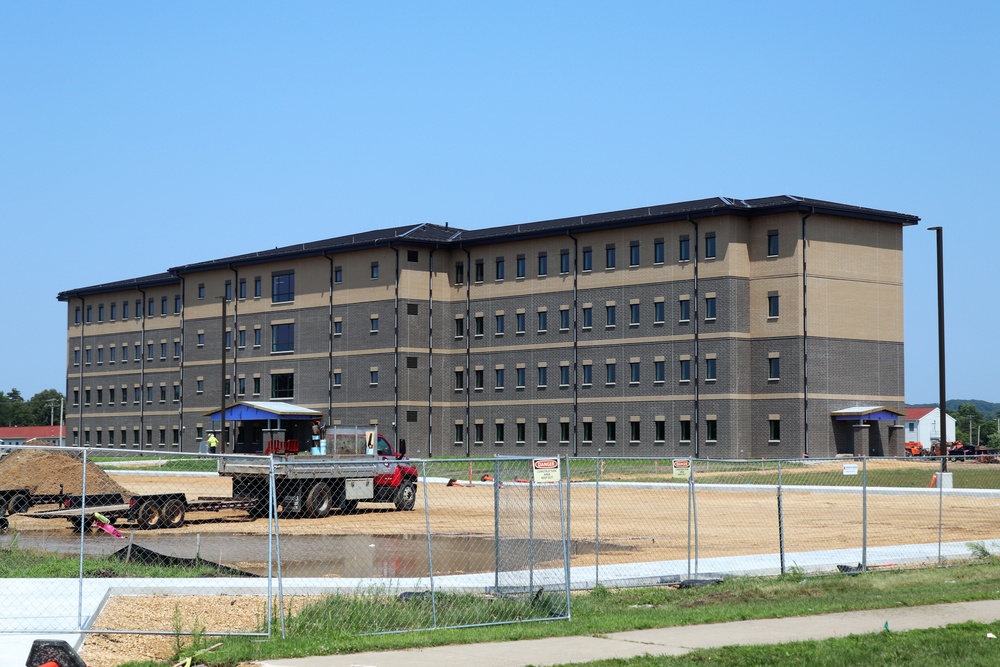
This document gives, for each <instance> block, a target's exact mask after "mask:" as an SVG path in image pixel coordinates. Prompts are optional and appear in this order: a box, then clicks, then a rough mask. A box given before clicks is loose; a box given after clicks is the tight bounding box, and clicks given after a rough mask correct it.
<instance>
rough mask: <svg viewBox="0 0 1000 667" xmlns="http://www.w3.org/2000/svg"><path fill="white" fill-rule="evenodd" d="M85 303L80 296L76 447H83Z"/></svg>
mask: <svg viewBox="0 0 1000 667" xmlns="http://www.w3.org/2000/svg"><path fill="white" fill-rule="evenodd" d="M86 301H87V300H86V299H85V298H83V297H82V296H81V297H80V356H81V359H80V373H79V378H80V380H79V382H80V400H79V402H78V405H77V407H78V408H79V410H78V411H77V412H78V413H79V426H78V427H77V428H78V429H79V430H78V431H77V441H76V446H77V447H82V446H83V403H84V401H83V396H84V388H83V368H84V362H85V361H86V356H85V355H86V353H87V352H86V349H85V347H86V342H87V336H86V329H87V303H86Z"/></svg>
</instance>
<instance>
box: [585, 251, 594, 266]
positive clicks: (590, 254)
mask: <svg viewBox="0 0 1000 667" xmlns="http://www.w3.org/2000/svg"><path fill="white" fill-rule="evenodd" d="M583 270H584V271H593V270H594V251H593V249H592V248H584V249H583Z"/></svg>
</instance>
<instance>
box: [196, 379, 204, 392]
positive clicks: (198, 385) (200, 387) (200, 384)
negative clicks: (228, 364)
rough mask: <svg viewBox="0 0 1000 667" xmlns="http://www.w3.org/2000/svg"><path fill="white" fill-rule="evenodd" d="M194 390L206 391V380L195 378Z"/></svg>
mask: <svg viewBox="0 0 1000 667" xmlns="http://www.w3.org/2000/svg"><path fill="white" fill-rule="evenodd" d="M194 390H195V392H196V393H198V394H203V393H205V381H204V380H195V383H194Z"/></svg>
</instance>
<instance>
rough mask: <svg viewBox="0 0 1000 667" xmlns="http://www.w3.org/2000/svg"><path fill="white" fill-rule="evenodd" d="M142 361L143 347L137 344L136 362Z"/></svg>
mask: <svg viewBox="0 0 1000 667" xmlns="http://www.w3.org/2000/svg"><path fill="white" fill-rule="evenodd" d="M140 359H142V345H140V344H139V343H136V344H135V360H136V361H139V360H140Z"/></svg>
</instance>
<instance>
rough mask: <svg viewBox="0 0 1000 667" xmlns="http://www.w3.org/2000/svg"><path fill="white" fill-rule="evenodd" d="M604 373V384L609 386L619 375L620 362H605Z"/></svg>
mask: <svg viewBox="0 0 1000 667" xmlns="http://www.w3.org/2000/svg"><path fill="white" fill-rule="evenodd" d="M604 374H605V375H604V384H606V385H608V386H610V385H613V384H614V383H615V381H616V376H617V375H618V364H616V363H615V362H613V361H609V362H607V363H606V364H604Z"/></svg>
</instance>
